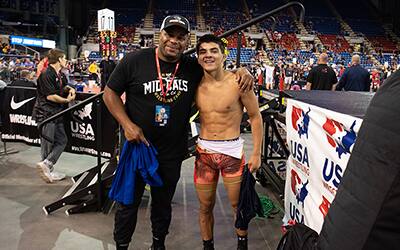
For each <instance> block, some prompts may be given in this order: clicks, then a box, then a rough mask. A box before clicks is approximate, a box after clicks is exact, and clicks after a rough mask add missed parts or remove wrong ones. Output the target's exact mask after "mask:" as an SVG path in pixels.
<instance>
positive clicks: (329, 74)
mask: <svg viewBox="0 0 400 250" xmlns="http://www.w3.org/2000/svg"><path fill="white" fill-rule="evenodd" d="M307 82H310V83H311V90H332V86H333V85H334V84H335V83H337V78H336V74H335V71H333V69H332V68H331V67H329V66H328V65H326V64H318V66H315V67H314V68H312V69H311V71H310V73H309V74H308V77H307Z"/></svg>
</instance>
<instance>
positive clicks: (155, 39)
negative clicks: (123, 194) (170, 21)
mask: <svg viewBox="0 0 400 250" xmlns="http://www.w3.org/2000/svg"><path fill="white" fill-rule="evenodd" d="M159 41H160V31H159V30H157V31H155V32H154V39H153V42H154V45H155V46H158V44H159Z"/></svg>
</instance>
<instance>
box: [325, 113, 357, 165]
mask: <svg viewBox="0 0 400 250" xmlns="http://www.w3.org/2000/svg"><path fill="white" fill-rule="evenodd" d="M355 125H356V121H354V122H353V124H352V125H351V127H350V129H347V128H346V127H345V126H344V125H343V124H342V123H340V122H338V121H335V120H333V119H329V118H326V122H325V123H324V125H323V126H322V128H323V129H324V131H325V134H326V138H327V139H328V142H329V144H330V145H331V146H332V147H333V148H335V149H336V152H337V153H338V157H339V159H341V158H342V155H343V154H349V153H351V151H352V150H353V145H354V143H355V141H356V139H357V135H356V132H355V131H354V126H355Z"/></svg>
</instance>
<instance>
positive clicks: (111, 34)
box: [97, 9, 117, 57]
mask: <svg viewBox="0 0 400 250" xmlns="http://www.w3.org/2000/svg"><path fill="white" fill-rule="evenodd" d="M97 22H98V32H99V46H100V55H101V56H102V57H106V56H112V57H117V41H116V38H117V32H116V31H115V24H114V11H112V10H109V9H102V10H99V11H97Z"/></svg>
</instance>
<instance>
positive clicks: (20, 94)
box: [0, 86, 118, 158]
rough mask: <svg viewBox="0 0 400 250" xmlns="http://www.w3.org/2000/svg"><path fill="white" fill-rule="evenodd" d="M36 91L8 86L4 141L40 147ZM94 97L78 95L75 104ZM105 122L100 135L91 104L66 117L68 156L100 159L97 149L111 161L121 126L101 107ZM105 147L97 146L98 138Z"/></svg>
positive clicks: (4, 95) (3, 117) (4, 93)
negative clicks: (35, 110)
mask: <svg viewBox="0 0 400 250" xmlns="http://www.w3.org/2000/svg"><path fill="white" fill-rule="evenodd" d="M36 95H37V94H36V89H35V88H27V87H12V86H7V87H6V88H5V89H4V90H3V91H2V93H1V96H2V98H1V100H0V104H1V121H2V127H1V132H2V133H1V139H2V140H4V141H8V142H13V141H14V142H24V143H27V144H29V145H33V146H40V136H39V131H38V128H37V126H38V124H37V122H36V121H35V120H34V119H33V118H32V110H33V106H34V104H35V101H36V98H37V97H36ZM92 96H93V94H87V93H77V96H76V101H75V102H74V103H72V104H78V103H79V102H81V101H83V100H86V99H88V98H90V97H92ZM99 108H100V109H101V112H100V113H101V114H102V115H101V119H100V120H99V121H100V122H101V124H102V126H103V128H106V130H104V131H103V133H99V132H98V131H97V122H98V121H97V112H96V104H94V103H88V104H86V105H85V106H84V107H82V108H79V109H77V110H73V111H71V112H69V113H68V114H66V115H65V116H64V125H65V132H66V134H67V137H68V144H67V146H66V148H65V151H66V152H70V153H77V154H87V155H92V156H97V147H98V146H99V147H100V149H101V156H102V157H104V158H111V156H112V154H113V151H114V147H115V143H116V138H115V136H114V135H115V133H114V132H115V131H116V130H117V129H118V125H117V122H116V121H115V120H114V118H113V117H112V115H111V114H110V113H109V111H108V110H107V108H106V107H105V106H104V105H100V106H99ZM97 136H100V137H101V138H99V139H100V140H101V141H102V142H103V143H101V145H96V137H97Z"/></svg>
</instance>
